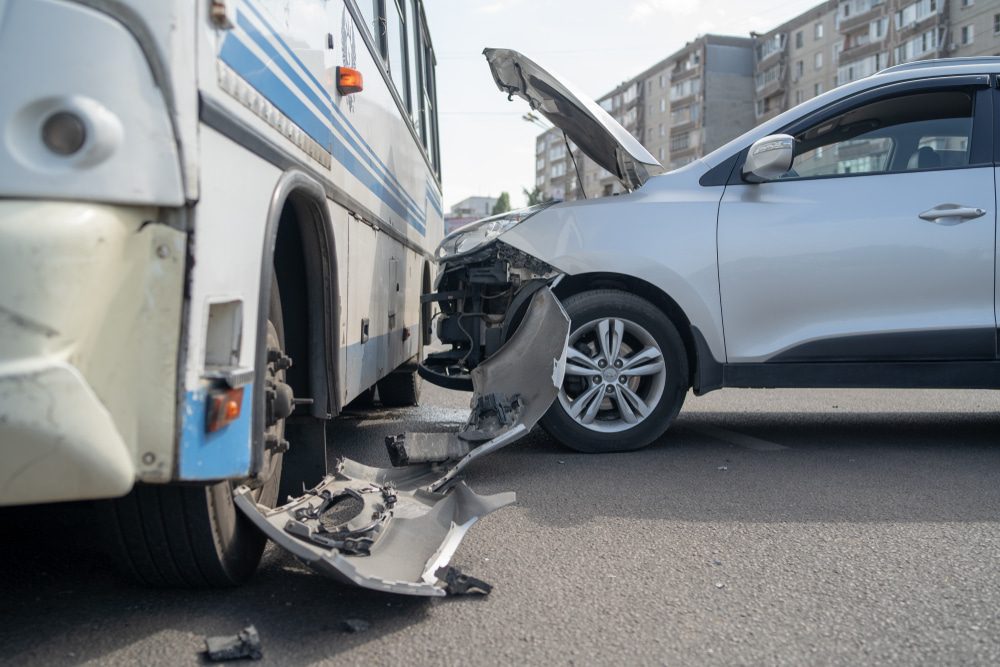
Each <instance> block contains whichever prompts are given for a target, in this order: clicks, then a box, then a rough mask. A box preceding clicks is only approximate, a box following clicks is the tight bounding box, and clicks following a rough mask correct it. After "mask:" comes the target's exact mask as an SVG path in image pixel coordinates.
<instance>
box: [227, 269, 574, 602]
mask: <svg viewBox="0 0 1000 667" xmlns="http://www.w3.org/2000/svg"><path fill="white" fill-rule="evenodd" d="M568 336H569V318H568V317H567V316H566V313H565V311H564V310H563V308H562V306H561V305H560V304H559V301H558V300H557V299H556V298H555V296H554V295H553V294H552V292H551V290H549V289H548V288H546V289H543V290H540V291H539V292H538V293H537V294H536V295H535V296H533V297H532V303H531V307H530V308H529V310H528V312H527V314H526V315H525V319H524V321H523V322H522V323H521V326H520V327H519V328H518V330H517V331H516V332H515V334H514V335H513V336H512V337H511V339H510V340H509V341H508V342H507V344H506V345H504V346H503V347H502V348H501V349H500V350H498V351H497V352H496V354H494V355H493V356H492V357H491V358H490V359H488V360H487V361H485V362H484V363H483V364H481V365H480V366H479V367H478V368H476V369H474V370H473V372H472V378H473V386H474V388H475V393H474V394H473V399H472V408H473V410H472V414H471V415H470V417H469V421H468V423H466V425H465V426H464V427H463V428H462V429H461V431H460V432H459V433H458V434H423V435H421V436H420V437H418V438H414V436H413V435H406V436H396V437H395V438H391V439H390V440H391V443H394V444H395V445H396V446H395V450H396V452H395V454H394V455H393V457H394V459H395V462H402V461H400V460H399V459H398V456H399V455H400V454H402V455H405V456H406V457H407V460H406V461H405V463H406V464H407V465H402V466H397V467H393V468H376V467H372V466H367V465H364V464H361V463H358V462H357V461H352V460H350V459H341V460H339V461H338V462H337V464H336V466H335V468H334V470H333V471H332V473H331V474H329V475H327V477H326V478H325V479H324V480H323V481H322V482H320V484H319V485H317V486H316V487H315V488H313V489H312V490H310V491H306V492H305V493H303V495H301V496H299V497H298V498H294V499H290V500H289V502H288V503H287V504H285V505H283V506H281V507H278V508H274V509H271V508H268V507H264V506H261V505H258V504H257V503H256V501H255V500H254V497H253V492H252V490H251V489H250V488H249V487H247V486H240V487H238V488H237V489H236V490H235V492H234V497H235V502H236V506H237V507H239V508H240V510H241V511H242V512H243V513H244V514H245V515H246V516H247V517H248V518H249V519H250V520H251V521H252V522H253V523H254V524H255V525H256V526H257V527H258V528H259V529H260V530H262V531H263V532H264V534H265V535H267V537H268V538H270V539H271V540H272V541H274V542H275V544H277V545H278V546H279V547H281V548H282V549H284V550H286V551H288V552H289V553H291V554H292V555H293V556H295V557H296V558H298V559H299V560H300V561H302V562H303V563H305V564H306V565H308V566H309V567H311V568H312V569H314V570H316V571H317V572H319V573H321V574H325V575H328V576H330V577H332V578H334V579H336V580H338V581H341V582H343V583H346V584H351V585H356V586H361V587H364V588H370V589H374V590H379V591H385V592H390V593H401V594H405V595H422V596H444V595H449V594H456V595H457V594H464V593H488V592H489V589H490V587H489V585H488V584H485V583H484V582H480V581H478V580H476V579H474V578H472V577H467V576H465V575H463V574H461V573H460V572H458V570H456V569H455V568H452V567H450V566H449V565H448V562H449V561H450V560H451V557H452V555H453V554H454V553H455V550H456V549H457V548H458V545H459V543H460V542H461V541H462V538H463V537H464V536H465V533H466V532H468V530H469V528H470V527H472V525H473V524H474V523H475V522H476V521H477V520H478V519H480V518H481V517H483V516H485V515H487V514H489V513H490V512H492V511H494V510H497V509H499V508H501V507H504V506H506V505H509V504H511V503H513V502H514V500H515V495H514V494H513V493H499V494H496V495H491V496H480V495H478V494H476V493H474V492H473V491H472V489H470V488H469V487H468V486H467V485H466V484H465V483H464V482H463V481H460V480H458V479H457V475H458V474H459V473H460V472H461V471H462V470H463V469H464V468H465V467H466V466H467V465H468V464H469V463H471V462H472V461H473V460H475V459H477V458H479V457H481V456H483V455H486V454H489V453H491V452H494V451H496V450H498V449H500V448H501V447H503V446H505V445H508V444H510V443H512V442H514V441H516V440H518V439H520V438H521V437H522V436H524V435H525V434H527V433H528V431H530V430H531V427H532V426H534V425H535V423H536V422H537V421H538V420H539V419H541V417H542V415H544V414H545V411H546V410H548V408H549V406H550V405H551V404H552V401H553V400H555V397H556V395H557V393H558V391H559V387H560V386H561V384H562V379H563V375H564V373H565V366H566V356H565V355H566V341H567V339H568ZM408 439H410V440H408ZM393 450H394V446H393V444H390V452H391V453H392V452H393ZM414 459H417V461H415V460H414ZM432 459H438V460H432Z"/></svg>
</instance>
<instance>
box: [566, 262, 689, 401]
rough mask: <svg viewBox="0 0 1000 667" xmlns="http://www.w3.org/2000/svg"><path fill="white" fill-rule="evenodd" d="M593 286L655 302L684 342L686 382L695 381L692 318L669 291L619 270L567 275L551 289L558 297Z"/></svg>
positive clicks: (570, 294)
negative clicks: (615, 271)
mask: <svg viewBox="0 0 1000 667" xmlns="http://www.w3.org/2000/svg"><path fill="white" fill-rule="evenodd" d="M595 289H617V290H621V291H625V292H629V293H631V294H635V295H636V296H639V297H642V298H643V299H645V300H646V301H649V302H650V303H651V304H653V305H654V306H656V308H658V309H659V310H660V311H661V312H663V314H665V315H666V316H667V318H668V319H669V320H670V321H671V323H673V325H674V326H675V327H676V328H677V331H678V333H679V334H680V336H681V340H682V341H683V343H684V353H685V356H686V357H687V360H688V383H689V385H694V384H695V383H696V379H697V378H698V373H699V367H700V365H699V348H700V347H701V346H699V345H698V344H697V342H696V338H695V336H696V335H697V334H696V333H695V331H696V330H695V328H694V327H693V326H692V324H691V320H690V319H689V318H688V316H687V314H686V313H685V312H684V310H683V309H682V308H681V307H680V305H679V304H678V303H677V301H675V300H674V299H673V298H672V297H671V296H670V295H669V294H667V293H666V292H664V291H663V290H662V289H660V288H659V287H657V286H656V285H653V284H652V283H650V282H647V281H645V280H643V279H641V278H636V277H635V276H630V275H627V274H621V273H585V274H577V275H572V276H570V275H567V276H566V277H564V278H563V279H562V280H561V281H559V283H558V284H557V285H556V286H555V288H554V290H553V292H554V293H555V295H556V296H557V297H559V298H560V299H565V298H567V297H569V296H572V295H574V294H579V293H581V292H587V291H590V290H595Z"/></svg>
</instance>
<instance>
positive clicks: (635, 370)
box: [541, 289, 690, 453]
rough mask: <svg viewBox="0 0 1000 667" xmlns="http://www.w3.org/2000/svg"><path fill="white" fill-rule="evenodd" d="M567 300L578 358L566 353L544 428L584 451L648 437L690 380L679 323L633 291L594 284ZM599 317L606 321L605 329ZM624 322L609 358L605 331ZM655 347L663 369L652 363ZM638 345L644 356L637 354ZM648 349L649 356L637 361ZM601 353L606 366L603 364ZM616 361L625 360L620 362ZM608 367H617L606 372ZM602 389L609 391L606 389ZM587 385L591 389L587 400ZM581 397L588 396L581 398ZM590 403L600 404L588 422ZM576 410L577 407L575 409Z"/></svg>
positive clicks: (620, 447) (625, 446)
mask: <svg viewBox="0 0 1000 667" xmlns="http://www.w3.org/2000/svg"><path fill="white" fill-rule="evenodd" d="M562 303H563V307H564V308H565V309H566V313H567V314H568V315H569V317H570V321H571V324H570V347H571V348H573V350H574V351H575V352H574V353H573V357H574V358H573V359H570V358H568V359H567V375H566V378H565V380H564V382H563V388H562V390H561V391H560V395H559V397H557V399H556V400H555V401H554V402H553V404H552V406H551V407H550V408H549V410H548V412H546V414H545V416H544V417H543V418H542V420H541V424H542V426H543V428H544V429H545V430H546V431H547V432H548V433H549V434H550V435H551V436H552V437H553V438H555V439H556V440H557V441H559V442H560V443H561V444H563V445H565V446H566V447H569V448H570V449H575V450H576V451H579V452H587V453H600V452H624V451H631V450H636V449H641V448H642V447H645V446H647V445H649V444H650V443H652V442H653V441H654V440H656V439H657V438H658V437H660V436H661V435H663V433H664V432H665V431H666V430H667V429H668V428H669V427H670V424H671V423H672V422H673V420H674V419H675V418H676V417H677V414H678V412H680V409H681V405H682V404H683V403H684V397H685V395H686V394H687V391H688V388H689V387H690V381H689V373H688V362H687V353H686V351H685V347H684V342H683V340H682V339H681V336H680V333H678V331H677V327H676V326H674V324H673V322H671V321H670V318H668V317H667V316H666V314H665V313H664V312H663V311H662V310H660V309H659V308H657V307H656V306H654V305H653V304H651V303H650V302H649V301H646V300H645V299H643V298H641V297H638V296H636V295H634V294H631V293H629V292H623V291H619V290H609V289H601V290H591V291H587V292H581V293H579V294H574V295H572V296H570V297H567V298H566V299H565V300H564V301H563V302H562ZM602 322H604V323H608V324H605V325H603V327H604V328H603V329H602V324H601V323H602ZM619 323H620V324H619ZM619 326H620V333H619V334H618V335H617V336H614V337H613V338H615V339H617V340H618V341H619V345H618V348H617V350H618V351H617V353H616V355H617V356H616V357H615V358H614V360H613V361H612V362H611V363H608V361H607V357H608V356H610V354H611V353H612V352H614V349H612V348H614V344H613V342H612V343H611V344H609V349H608V350H607V352H608V353H607V354H603V353H602V351H601V348H600V338H601V332H602V331H613V332H619V328H618V327H619ZM608 340H609V338H608V337H607V336H605V341H608ZM656 352H659V354H660V359H661V360H662V367H663V368H662V371H656V370H655V369H656V368H657V366H656V364H657V362H656V357H655V354H656ZM577 353H579V354H583V355H585V356H586V357H587V358H588V359H592V363H593V366H588V365H587V364H588V363H590V362H588V361H587V360H583V361H582V362H581V361H580V359H582V358H581V357H580V356H579V354H577ZM595 353H596V354H595ZM640 353H642V355H643V356H642V357H637V356H636V355H639V354H640ZM647 357H648V358H649V359H650V362H649V363H648V364H646V363H644V362H643V363H640V362H641V361H642V359H645V358H647ZM602 360H603V364H604V366H605V367H604V368H599V367H598V363H599V362H601V361H602ZM631 364H636V365H635V366H631ZM618 365H620V366H622V368H621V369H618V368H616V366H618ZM590 368H593V370H589V369H590ZM611 368H614V369H615V370H614V372H611V373H609V374H608V375H605V374H604V373H605V372H607V371H609V370H610V369H611ZM584 369H587V370H584ZM654 371H655V372H654ZM588 373H589V375H588ZM612 375H613V376H614V377H611V376H612ZM609 377H611V380H612V381H611V382H609V381H608V379H609ZM619 385H621V386H619ZM604 391H606V392H607V393H604V394H602V393H601V392H604ZM590 392H594V393H593V398H592V399H590V400H589V403H588V402H587V397H588V395H590ZM581 399H583V402H581V403H577V402H576V401H578V400H581ZM634 399H638V400H634ZM647 399H648V403H647ZM654 399H655V403H654ZM595 401H599V403H595ZM618 401H625V403H626V406H625V408H619V403H618ZM595 406H596V407H595ZM584 407H586V408H587V409H586V410H583V409H582V408H584ZM590 408H593V409H594V410H595V411H596V412H595V413H594V416H592V417H591V420H592V421H591V422H590V423H585V422H586V417H587V416H589V413H590V412H591V410H590ZM640 408H642V410H640ZM643 410H645V413H646V414H645V416H643V415H642V411H643ZM574 411H576V412H578V414H576V415H575V416H574V415H573V414H572V412H574ZM626 416H627V417H628V418H626ZM630 419H635V422H634V423H633V422H632V421H630Z"/></svg>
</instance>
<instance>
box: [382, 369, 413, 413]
mask: <svg viewBox="0 0 1000 667" xmlns="http://www.w3.org/2000/svg"><path fill="white" fill-rule="evenodd" d="M422 384H423V380H422V379H421V378H420V375H419V374H418V373H417V371H415V370H414V371H410V370H405V371H396V372H395V373H390V374H389V375H387V376H385V377H384V378H382V379H381V380H379V381H378V397H379V400H381V401H382V405H384V406H386V407H388V408H405V407H411V406H414V405H419V403H420V388H421V385H422Z"/></svg>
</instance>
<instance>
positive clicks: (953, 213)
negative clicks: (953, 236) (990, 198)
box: [919, 204, 986, 225]
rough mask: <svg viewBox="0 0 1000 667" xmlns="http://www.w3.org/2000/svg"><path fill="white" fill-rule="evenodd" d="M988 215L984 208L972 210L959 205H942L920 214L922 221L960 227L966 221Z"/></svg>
mask: <svg viewBox="0 0 1000 667" xmlns="http://www.w3.org/2000/svg"><path fill="white" fill-rule="evenodd" d="M984 215H986V209H984V208H971V207H969V206H959V205H958V204H941V205H939V206H935V207H934V208H932V209H930V210H927V211H924V212H923V213H921V214H920V216H919V217H920V219H921V220H926V221H927V222H934V223H937V224H940V225H958V224H961V223H963V222H965V221H966V220H973V219H975V218H981V217H982V216H984Z"/></svg>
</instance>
